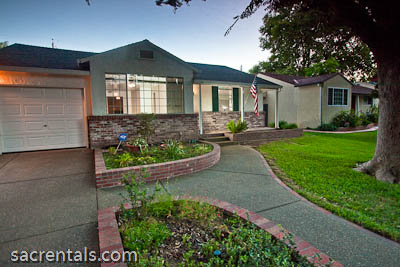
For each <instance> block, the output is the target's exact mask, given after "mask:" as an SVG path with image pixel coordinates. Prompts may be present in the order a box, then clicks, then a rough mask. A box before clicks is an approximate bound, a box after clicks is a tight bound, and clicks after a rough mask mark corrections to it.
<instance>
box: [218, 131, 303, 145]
mask: <svg viewBox="0 0 400 267" xmlns="http://www.w3.org/2000/svg"><path fill="white" fill-rule="evenodd" d="M302 135H303V129H287V130H274V129H272V130H256V131H247V132H243V133H235V134H234V133H225V136H226V137H228V138H229V139H230V140H231V141H235V142H239V143H241V144H245V143H251V141H256V140H257V141H258V140H262V141H265V142H270V141H275V140H280V139H284V138H293V137H300V136H302Z"/></svg>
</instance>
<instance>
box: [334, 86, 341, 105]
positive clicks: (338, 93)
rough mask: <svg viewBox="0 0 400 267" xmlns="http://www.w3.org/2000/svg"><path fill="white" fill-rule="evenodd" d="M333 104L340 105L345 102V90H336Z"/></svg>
mask: <svg viewBox="0 0 400 267" xmlns="http://www.w3.org/2000/svg"><path fill="white" fill-rule="evenodd" d="M333 104H334V105H338V106H340V105H342V104H343V90H342V89H335V90H334V98H333Z"/></svg>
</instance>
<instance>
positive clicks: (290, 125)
mask: <svg viewBox="0 0 400 267" xmlns="http://www.w3.org/2000/svg"><path fill="white" fill-rule="evenodd" d="M274 125H275V124H274ZM296 128H298V127H297V124H296V123H288V122H287V121H279V129H296Z"/></svg>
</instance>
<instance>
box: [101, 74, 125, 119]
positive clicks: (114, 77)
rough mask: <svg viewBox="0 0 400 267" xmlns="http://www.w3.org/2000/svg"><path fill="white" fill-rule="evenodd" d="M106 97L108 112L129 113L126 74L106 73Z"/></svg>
mask: <svg viewBox="0 0 400 267" xmlns="http://www.w3.org/2000/svg"><path fill="white" fill-rule="evenodd" d="M105 79H106V97H107V113H108V114H124V113H127V112H126V110H127V103H126V75H125V74H106V75H105Z"/></svg>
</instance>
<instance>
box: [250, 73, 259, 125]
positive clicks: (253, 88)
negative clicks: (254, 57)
mask: <svg viewBox="0 0 400 267" xmlns="http://www.w3.org/2000/svg"><path fill="white" fill-rule="evenodd" d="M257 92H258V89H257V75H256V76H254V81H253V83H252V84H251V87H250V94H251V96H252V97H253V98H254V113H256V115H257V117H258V94H257Z"/></svg>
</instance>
